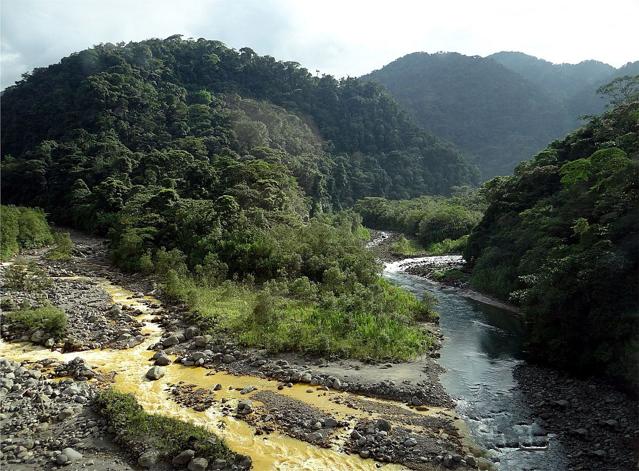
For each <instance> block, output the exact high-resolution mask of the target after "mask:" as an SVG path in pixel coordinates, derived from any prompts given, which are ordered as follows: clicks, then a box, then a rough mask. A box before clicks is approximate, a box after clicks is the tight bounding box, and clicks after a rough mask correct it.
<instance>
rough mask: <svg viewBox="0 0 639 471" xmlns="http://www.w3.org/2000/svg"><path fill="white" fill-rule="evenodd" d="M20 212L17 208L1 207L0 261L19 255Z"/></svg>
mask: <svg viewBox="0 0 639 471" xmlns="http://www.w3.org/2000/svg"><path fill="white" fill-rule="evenodd" d="M19 216H20V211H19V210H18V208H16V207H15V206H0V259H1V260H7V259H9V258H11V257H12V256H13V255H15V254H16V253H18V250H20V245H19V244H18V234H19V232H20V229H19V227H18V219H19Z"/></svg>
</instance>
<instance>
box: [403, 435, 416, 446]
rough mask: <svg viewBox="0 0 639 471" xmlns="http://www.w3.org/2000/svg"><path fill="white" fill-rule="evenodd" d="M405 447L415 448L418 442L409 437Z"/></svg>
mask: <svg viewBox="0 0 639 471" xmlns="http://www.w3.org/2000/svg"><path fill="white" fill-rule="evenodd" d="M404 445H405V446H415V445H417V440H415V439H414V438H413V437H409V438H407V439H406V440H405V441H404Z"/></svg>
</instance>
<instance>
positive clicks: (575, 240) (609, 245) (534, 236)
mask: <svg viewBox="0 0 639 471" xmlns="http://www.w3.org/2000/svg"><path fill="white" fill-rule="evenodd" d="M629 83H630V84H631V83H634V85H631V86H629V87H627V88H624V87H623V86H624V84H625V85H628V84H629ZM613 88H615V89H616V90H617V91H621V90H625V92H628V93H626V101H625V102H623V103H621V102H620V100H619V96H618V97H617V100H615V101H617V102H618V105H617V107H616V108H614V109H613V110H611V111H608V112H606V113H605V114H603V115H601V116H600V117H596V118H593V119H592V120H591V121H590V122H589V123H588V124H587V125H586V126H585V127H583V128H582V129H580V130H578V131H576V132H574V133H573V134H570V135H569V136H568V137H567V138H565V139H564V140H562V141H557V142H554V143H553V144H551V145H550V146H549V147H548V148H546V149H545V150H544V151H542V152H541V153H539V154H538V155H537V156H536V157H535V158H534V159H532V160H530V161H526V162H523V163H521V164H520V165H519V166H518V167H517V168H516V170H515V173H514V175H513V176H511V177H499V178H496V179H494V180H491V181H490V182H488V183H487V184H486V187H485V189H484V192H485V194H486V195H487V197H488V200H489V207H488V209H487V210H486V212H485V215H484V217H483V219H482V221H481V222H480V223H479V225H478V226H477V227H476V228H475V229H474V230H473V232H472V233H471V236H470V239H469V242H468V246H467V249H466V253H465V257H466V259H467V260H468V261H469V263H470V264H471V265H473V266H474V269H473V275H472V283H473V284H474V286H475V287H477V288H479V289H481V290H483V291H486V292H489V293H492V294H494V295H497V296H499V297H501V298H502V299H509V300H510V301H512V302H515V303H517V304H519V305H520V306H522V308H523V309H524V311H525V313H526V315H527V319H528V321H529V323H530V327H531V337H530V339H531V341H530V348H531V353H532V354H533V355H534V356H535V357H537V358H538V359H540V360H542V361H545V362H548V363H550V364H553V365H558V366H563V367H566V368H569V369H573V370H578V371H580V372H583V373H587V374H596V373H602V372H603V373H605V374H607V375H609V376H612V377H616V378H623V379H624V380H625V381H626V382H628V383H631V384H634V385H635V386H637V375H636V373H637V370H636V365H637V360H638V359H639V358H638V355H639V344H638V343H637V339H639V317H638V313H639V297H638V293H637V280H638V279H639V128H638V123H639V77H635V78H634V82H632V81H626V82H617V83H616V84H615V85H614V87H613ZM612 91H615V90H612Z"/></svg>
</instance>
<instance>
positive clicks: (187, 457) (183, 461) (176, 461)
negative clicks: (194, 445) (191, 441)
mask: <svg viewBox="0 0 639 471" xmlns="http://www.w3.org/2000/svg"><path fill="white" fill-rule="evenodd" d="M194 457H195V451H193V450H184V451H183V452H182V453H180V454H179V455H177V456H176V457H175V458H173V460H172V461H171V463H173V466H186V465H187V464H188V463H190V462H191V460H192V459H193V458H194Z"/></svg>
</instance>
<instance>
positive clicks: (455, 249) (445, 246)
mask: <svg viewBox="0 0 639 471" xmlns="http://www.w3.org/2000/svg"><path fill="white" fill-rule="evenodd" d="M466 244H468V235H464V236H461V237H460V238H458V239H444V240H442V241H441V242H435V243H433V244H430V245H429V246H428V249H427V250H426V251H427V252H428V255H449V254H462V253H464V250H465V249H466Z"/></svg>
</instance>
